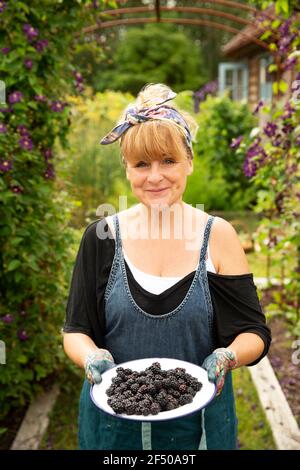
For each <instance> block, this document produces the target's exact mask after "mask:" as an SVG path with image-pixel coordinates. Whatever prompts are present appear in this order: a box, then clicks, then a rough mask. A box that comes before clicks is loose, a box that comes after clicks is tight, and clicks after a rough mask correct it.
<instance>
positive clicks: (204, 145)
mask: <svg viewBox="0 0 300 470" xmlns="http://www.w3.org/2000/svg"><path fill="white" fill-rule="evenodd" d="M196 118H197V121H198V124H199V129H198V133H197V139H196V143H195V144H194V149H195V162H194V173H193V174H192V175H191V176H190V177H189V186H190V189H189V188H188V190H187V192H186V199H188V201H187V202H189V203H190V204H194V205H195V204H197V203H200V204H205V209H206V210H210V209H215V210H216V209H218V210H241V209H246V208H248V207H249V206H250V205H251V203H253V202H254V201H255V191H254V189H253V188H252V187H251V186H250V184H249V182H248V180H247V178H246V177H245V175H244V173H243V158H242V157H237V156H236V155H235V152H234V151H233V150H232V149H231V148H230V143H231V141H232V139H233V138H236V137H238V136H239V135H241V134H243V133H245V132H248V131H249V130H250V129H251V127H252V126H253V123H254V122H255V120H254V118H253V116H252V115H251V113H250V111H249V109H248V107H247V105H245V104H241V103H238V102H234V101H231V100H230V99H229V98H227V97H211V96H209V97H208V99H207V100H206V101H205V102H204V103H202V104H201V108H200V113H199V114H198V115H196Z"/></svg>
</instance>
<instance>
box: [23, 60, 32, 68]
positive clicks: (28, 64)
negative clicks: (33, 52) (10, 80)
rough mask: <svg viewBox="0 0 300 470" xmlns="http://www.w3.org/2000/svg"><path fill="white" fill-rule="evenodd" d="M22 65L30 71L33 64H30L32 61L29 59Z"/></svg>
mask: <svg viewBox="0 0 300 470" xmlns="http://www.w3.org/2000/svg"><path fill="white" fill-rule="evenodd" d="M24 65H25V67H26V68H27V69H28V70H31V69H32V66H33V62H32V60H30V59H25V60H24Z"/></svg>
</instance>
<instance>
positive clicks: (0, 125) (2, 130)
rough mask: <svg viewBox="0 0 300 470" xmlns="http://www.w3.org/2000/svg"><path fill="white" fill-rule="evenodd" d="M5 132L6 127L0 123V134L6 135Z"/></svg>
mask: <svg viewBox="0 0 300 470" xmlns="http://www.w3.org/2000/svg"><path fill="white" fill-rule="evenodd" d="M6 132H7V127H6V125H5V124H3V123H2V122H0V134H6Z"/></svg>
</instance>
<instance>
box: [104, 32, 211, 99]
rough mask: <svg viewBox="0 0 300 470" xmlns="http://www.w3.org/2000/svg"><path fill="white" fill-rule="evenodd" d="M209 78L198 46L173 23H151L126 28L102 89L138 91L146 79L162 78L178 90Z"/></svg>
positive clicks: (159, 80) (162, 80)
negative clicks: (176, 28)
mask: <svg viewBox="0 0 300 470" xmlns="http://www.w3.org/2000/svg"><path fill="white" fill-rule="evenodd" d="M207 78H208V77H207V73H206V70H205V68H204V66H203V62H202V60H201V51H200V49H199V46H197V45H196V44H195V43H194V42H193V41H192V40H191V39H189V38H188V37H187V36H186V35H185V34H183V33H182V32H178V31H177V30H175V29H174V27H173V26H170V25H166V24H159V25H157V24H153V25H152V24H151V25H146V26H145V27H144V28H143V29H141V28H134V29H131V30H128V31H127V32H125V37H124V39H123V41H122V42H121V43H120V44H119V45H118V47H117V50H116V52H115V54H114V56H113V66H112V67H111V68H110V69H109V70H107V71H104V72H103V74H101V78H100V81H99V89H100V90H101V91H102V90H105V89H107V88H109V89H111V90H118V91H129V92H131V93H132V94H135V95H136V94H137V92H138V91H139V90H140V89H141V87H142V86H143V85H144V84H145V83H147V82H162V83H166V84H168V85H169V86H171V87H172V88H173V89H174V90H175V91H181V90H186V89H192V90H195V89H198V88H199V87H200V86H201V85H202V84H203V83H205V82H206V81H207Z"/></svg>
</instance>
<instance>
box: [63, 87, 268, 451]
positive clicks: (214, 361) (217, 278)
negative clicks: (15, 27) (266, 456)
mask: <svg viewBox="0 0 300 470" xmlns="http://www.w3.org/2000/svg"><path fill="white" fill-rule="evenodd" d="M175 96H176V95H175V93H173V92H172V90H170V89H169V88H168V87H166V86H165V85H162V84H156V85H154V84H150V85H147V86H145V87H144V88H143V89H142V90H141V92H140V93H139V95H138V97H137V100H136V102H135V104H134V105H133V106H130V107H129V108H127V110H126V112H125V115H124V117H123V118H122V120H121V122H120V123H119V124H118V125H117V126H116V127H115V128H114V129H113V130H112V131H111V132H110V133H109V134H108V135H107V136H106V137H104V138H103V139H102V141H101V143H102V144H110V143H112V142H115V141H116V140H118V139H120V146H121V153H122V159H123V162H124V165H125V170H126V176H127V178H128V179H129V181H130V183H131V188H132V192H133V194H134V195H135V196H136V198H137V199H138V200H139V201H140V202H139V204H137V205H136V206H134V207H133V208H130V209H128V210H125V211H122V212H120V213H118V214H115V215H114V216H108V217H106V218H102V219H101V220H100V221H96V222H93V223H92V224H90V225H89V226H88V227H87V229H86V230H85V233H84V235H83V238H82V241H81V244H80V248H79V252H78V255H77V259H76V263H75V267H74V271H73V277H72V283H71V289H70V294H69V299H68V305H67V319H66V323H65V326H64V332H65V334H64V348H65V352H66V354H67V355H68V356H69V357H70V359H71V360H72V361H73V362H75V364H77V365H78V366H80V367H82V368H84V369H85V372H86V379H85V381H84V384H83V388H82V392H81V397H80V412H79V447H80V448H81V449H106V450H115V449H118V450H125V449H128V450H136V449H153V450H158V449H160V450H170V449H175V450H181V449H182V450H189V449H198V448H201V449H235V448H236V440H237V439H236V434H237V419H236V415H235V405H234V395H233V388H232V377H231V370H232V369H234V368H236V367H241V366H243V365H253V364H255V363H257V362H258V361H259V360H260V359H261V358H262V357H263V356H264V355H265V354H267V351H268V348H269V345H270V341H271V337H270V331H269V328H268V327H267V326H266V323H265V318H264V314H263V312H262V310H261V307H260V304H259V300H258V297H257V293H256V287H255V285H254V283H253V275H252V274H251V273H249V267H248V263H247V259H246V256H245V253H244V251H243V248H242V246H241V244H240V241H239V239H238V236H237V234H236V232H235V230H234V229H233V227H232V226H231V224H230V223H228V222H227V221H225V220H224V219H222V218H220V217H212V216H210V215H209V214H207V213H206V212H204V211H202V210H200V209H198V208H193V207H191V206H189V205H188V204H186V203H184V202H183V200H182V195H183V193H184V190H185V187H186V182H187V177H188V176H189V175H190V174H191V173H192V171H193V150H192V137H191V131H190V126H191V125H192V124H193V121H192V119H191V118H190V117H189V116H188V115H186V114H183V113H182V112H181V113H180V112H179V111H178V110H177V109H175V107H174V106H171V105H170V103H169V101H170V100H172V99H173V98H174V97H175ZM199 199H200V201H199V202H201V195H199ZM208 241H209V245H208ZM147 357H171V358H177V359H182V360H185V361H189V362H192V363H195V364H197V365H199V366H201V365H202V366H203V367H205V368H206V369H207V371H208V376H209V379H210V380H212V381H214V382H215V383H216V385H217V391H218V393H217V396H216V397H215V398H214V400H213V401H212V402H211V403H210V404H209V405H208V406H207V407H206V408H205V410H203V411H202V412H196V413H194V414H192V415H189V416H187V417H183V418H178V419H174V420H171V421H161V422H154V423H152V424H151V425H150V424H149V423H141V422H137V421H129V420H123V419H119V418H116V417H114V416H110V415H108V414H106V413H103V412H102V411H100V410H99V409H98V408H97V407H96V406H95V405H94V404H93V403H92V401H91V399H90V395H89V389H90V383H99V382H100V381H101V374H102V372H103V371H105V370H107V369H109V368H110V367H114V366H115V364H119V363H123V362H126V361H130V360H134V359H140V358H147Z"/></svg>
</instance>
